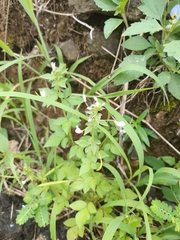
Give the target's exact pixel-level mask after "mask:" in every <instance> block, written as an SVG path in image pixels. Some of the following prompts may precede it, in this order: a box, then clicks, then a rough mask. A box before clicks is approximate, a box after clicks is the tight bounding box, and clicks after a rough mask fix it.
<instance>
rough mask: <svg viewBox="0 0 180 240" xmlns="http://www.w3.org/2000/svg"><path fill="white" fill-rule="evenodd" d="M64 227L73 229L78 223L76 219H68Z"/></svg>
mask: <svg viewBox="0 0 180 240" xmlns="http://www.w3.org/2000/svg"><path fill="white" fill-rule="evenodd" d="M64 225H65V226H66V227H73V226H75V225H76V221H75V218H69V219H67V220H66V221H65V222H64Z"/></svg>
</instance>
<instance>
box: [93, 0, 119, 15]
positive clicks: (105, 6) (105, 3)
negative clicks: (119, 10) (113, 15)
mask: <svg viewBox="0 0 180 240" xmlns="http://www.w3.org/2000/svg"><path fill="white" fill-rule="evenodd" d="M94 2H95V3H96V5H97V6H98V7H99V8H101V9H102V10H103V11H113V12H115V11H116V7H117V5H116V4H115V3H113V2H112V1H109V0H94Z"/></svg>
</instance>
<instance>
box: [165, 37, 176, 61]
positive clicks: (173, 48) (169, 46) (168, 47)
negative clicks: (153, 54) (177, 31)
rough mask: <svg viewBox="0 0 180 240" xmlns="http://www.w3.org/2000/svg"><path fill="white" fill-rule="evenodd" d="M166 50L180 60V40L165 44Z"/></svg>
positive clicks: (169, 54)
mask: <svg viewBox="0 0 180 240" xmlns="http://www.w3.org/2000/svg"><path fill="white" fill-rule="evenodd" d="M164 52H167V54H168V56H173V57H174V58H175V59H176V60H178V62H180V54H179V52H180V40H172V41H171V42H170V43H167V44H164Z"/></svg>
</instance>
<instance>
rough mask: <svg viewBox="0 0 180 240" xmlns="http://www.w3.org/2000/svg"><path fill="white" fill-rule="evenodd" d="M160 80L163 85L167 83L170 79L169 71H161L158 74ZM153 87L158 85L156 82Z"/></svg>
mask: <svg viewBox="0 0 180 240" xmlns="http://www.w3.org/2000/svg"><path fill="white" fill-rule="evenodd" d="M158 77H159V79H160V81H161V82H162V84H163V86H164V85H166V84H168V83H169V82H170V80H171V73H170V72H161V73H160V74H159V75H158ZM154 87H155V88H157V87H158V84H157V83H154Z"/></svg>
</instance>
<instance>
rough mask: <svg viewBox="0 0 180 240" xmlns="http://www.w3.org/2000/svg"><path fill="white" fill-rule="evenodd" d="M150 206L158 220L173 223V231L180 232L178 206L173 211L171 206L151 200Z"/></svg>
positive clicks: (179, 206)
mask: <svg viewBox="0 0 180 240" xmlns="http://www.w3.org/2000/svg"><path fill="white" fill-rule="evenodd" d="M151 204H152V205H151V207H150V208H151V210H152V212H153V213H154V214H155V215H156V216H157V217H158V219H162V220H164V221H167V223H173V224H174V225H175V231H177V232H180V216H179V208H180V205H178V206H176V208H175V209H174V210H173V209H172V207H171V206H169V205H168V204H167V203H165V202H161V201H160V200H153V201H152V203H151Z"/></svg>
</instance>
